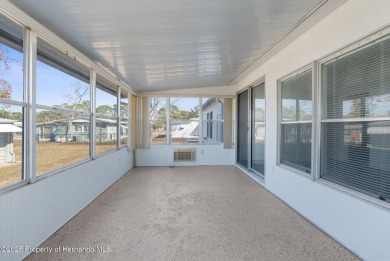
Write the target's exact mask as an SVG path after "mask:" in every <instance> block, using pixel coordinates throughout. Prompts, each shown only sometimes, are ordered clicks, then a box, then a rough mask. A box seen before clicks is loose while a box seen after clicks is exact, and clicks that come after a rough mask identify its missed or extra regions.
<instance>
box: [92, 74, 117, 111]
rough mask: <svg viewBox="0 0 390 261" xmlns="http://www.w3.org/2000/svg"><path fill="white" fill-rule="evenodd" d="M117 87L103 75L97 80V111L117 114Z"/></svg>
mask: <svg viewBox="0 0 390 261" xmlns="http://www.w3.org/2000/svg"><path fill="white" fill-rule="evenodd" d="M117 108H118V107H117V88H116V87H115V85H114V84H112V83H111V82H109V81H108V80H106V79H105V78H103V77H101V76H99V75H98V76H97V80H96V113H98V114H102V115H105V116H111V117H116V116H117V114H118V113H117Z"/></svg>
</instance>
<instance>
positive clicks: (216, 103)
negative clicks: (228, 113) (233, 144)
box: [202, 98, 223, 143]
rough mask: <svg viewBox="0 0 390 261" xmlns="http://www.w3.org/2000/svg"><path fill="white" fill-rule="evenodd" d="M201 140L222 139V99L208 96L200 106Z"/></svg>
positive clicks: (218, 140)
mask: <svg viewBox="0 0 390 261" xmlns="http://www.w3.org/2000/svg"><path fill="white" fill-rule="evenodd" d="M202 111H203V121H204V122H203V142H204V143H220V142H222V141H223V99H219V98H210V99H208V100H207V101H206V102H205V103H204V104H203V106H202Z"/></svg>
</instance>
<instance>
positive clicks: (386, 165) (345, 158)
mask: <svg viewBox="0 0 390 261" xmlns="http://www.w3.org/2000/svg"><path fill="white" fill-rule="evenodd" d="M322 129H323V130H324V132H323V134H322V139H323V144H324V146H323V147H324V150H323V153H322V161H321V162H322V164H321V166H322V169H321V177H322V178H324V179H327V180H330V181H333V182H336V183H339V184H342V185H344V186H346V187H349V188H352V189H356V190H359V191H361V192H364V193H367V194H369V195H372V196H375V197H377V198H382V199H384V200H387V201H390V149H389V148H390V121H374V122H349V123H345V122H340V123H322Z"/></svg>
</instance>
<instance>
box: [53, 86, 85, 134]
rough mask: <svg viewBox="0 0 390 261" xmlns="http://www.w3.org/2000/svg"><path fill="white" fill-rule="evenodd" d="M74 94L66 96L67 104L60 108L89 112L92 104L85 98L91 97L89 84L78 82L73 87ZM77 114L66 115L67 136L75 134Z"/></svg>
mask: <svg viewBox="0 0 390 261" xmlns="http://www.w3.org/2000/svg"><path fill="white" fill-rule="evenodd" d="M72 87H73V93H72V94H67V95H64V99H65V103H63V104H61V105H60V106H59V107H63V108H67V109H71V110H82V111H89V108H90V102H89V101H86V100H84V99H85V96H89V87H88V85H87V84H81V82H77V83H75V84H73V85H72ZM75 115H76V113H75V112H68V113H65V118H66V121H67V128H66V135H67V136H68V135H72V134H73V121H74V118H75Z"/></svg>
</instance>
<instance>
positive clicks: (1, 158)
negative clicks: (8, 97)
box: [0, 103, 24, 188]
mask: <svg viewBox="0 0 390 261" xmlns="http://www.w3.org/2000/svg"><path fill="white" fill-rule="evenodd" d="M23 130H24V128H23V108H22V107H19V106H9V105H4V104H1V103H0V188H3V187H6V186H9V185H12V184H14V183H17V182H20V181H22V161H23V139H22V138H23Z"/></svg>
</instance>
